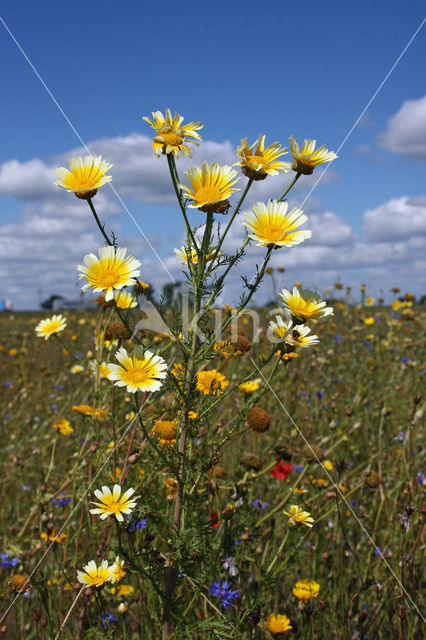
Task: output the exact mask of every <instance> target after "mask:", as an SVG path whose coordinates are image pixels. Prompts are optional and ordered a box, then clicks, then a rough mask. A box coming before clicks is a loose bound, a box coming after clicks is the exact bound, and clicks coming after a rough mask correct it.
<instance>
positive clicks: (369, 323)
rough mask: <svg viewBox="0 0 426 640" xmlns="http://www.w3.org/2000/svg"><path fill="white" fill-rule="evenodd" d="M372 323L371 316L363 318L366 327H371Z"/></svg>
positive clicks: (373, 321)
mask: <svg viewBox="0 0 426 640" xmlns="http://www.w3.org/2000/svg"><path fill="white" fill-rule="evenodd" d="M374 323H375V320H374V318H372V317H370V318H365V319H364V324H365V325H366V326H367V327H371V326H372V325H373V324H374Z"/></svg>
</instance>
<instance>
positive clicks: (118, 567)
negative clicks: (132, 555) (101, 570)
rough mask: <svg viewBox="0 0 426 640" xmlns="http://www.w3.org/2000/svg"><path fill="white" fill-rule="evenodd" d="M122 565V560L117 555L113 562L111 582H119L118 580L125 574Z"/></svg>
mask: <svg viewBox="0 0 426 640" xmlns="http://www.w3.org/2000/svg"><path fill="white" fill-rule="evenodd" d="M123 567H124V560H120V558H119V557H118V556H117V557H116V559H115V563H114V570H113V572H112V578H111V582H120V580H122V579H123V578H124V577H125V576H126V575H127V574H126V572H125V571H124V569H123Z"/></svg>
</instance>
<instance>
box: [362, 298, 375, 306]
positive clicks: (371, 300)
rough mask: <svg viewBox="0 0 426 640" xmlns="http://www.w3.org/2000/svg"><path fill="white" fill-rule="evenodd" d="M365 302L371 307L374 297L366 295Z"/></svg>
mask: <svg viewBox="0 0 426 640" xmlns="http://www.w3.org/2000/svg"><path fill="white" fill-rule="evenodd" d="M364 302H365V304H366V305H367V307H371V306H373V304H374V298H371V297H368V298H366V299H365V301H364Z"/></svg>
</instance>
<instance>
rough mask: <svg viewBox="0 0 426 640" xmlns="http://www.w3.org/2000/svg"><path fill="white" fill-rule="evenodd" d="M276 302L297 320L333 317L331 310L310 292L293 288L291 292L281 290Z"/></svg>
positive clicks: (316, 295)
mask: <svg viewBox="0 0 426 640" xmlns="http://www.w3.org/2000/svg"><path fill="white" fill-rule="evenodd" d="M277 297H278V300H279V301H280V302H281V303H282V304H283V305H284V307H286V308H287V309H288V310H289V311H291V313H292V314H293V315H294V316H296V317H297V318H301V319H302V320H307V319H317V318H325V317H326V316H330V315H333V308H332V307H327V303H326V302H321V300H320V296H319V295H318V294H316V293H313V292H312V291H306V290H305V289H298V288H297V287H293V292H291V291H288V289H283V290H282V291H281V293H280V294H278V296H277Z"/></svg>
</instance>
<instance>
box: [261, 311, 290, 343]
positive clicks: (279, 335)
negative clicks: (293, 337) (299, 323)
mask: <svg viewBox="0 0 426 640" xmlns="http://www.w3.org/2000/svg"><path fill="white" fill-rule="evenodd" d="M275 320H276V322H274V321H273V320H271V322H270V323H269V325H268V332H267V335H268V337H269V339H271V340H272V341H273V342H284V341H285V339H286V338H287V336H288V335H289V333H290V331H291V329H292V327H293V323H292V322H291V320H290V321H288V320H284V318H283V317H282V316H275Z"/></svg>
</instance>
